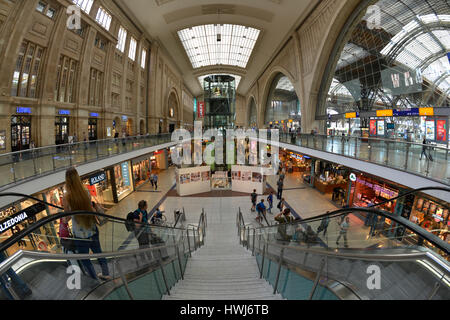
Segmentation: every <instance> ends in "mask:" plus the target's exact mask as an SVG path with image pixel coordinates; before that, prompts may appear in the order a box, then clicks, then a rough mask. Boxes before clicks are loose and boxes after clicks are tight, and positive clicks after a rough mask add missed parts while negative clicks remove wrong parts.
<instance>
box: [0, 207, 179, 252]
mask: <svg viewBox="0 0 450 320" xmlns="http://www.w3.org/2000/svg"><path fill="white" fill-rule="evenodd" d="M76 215H93V216H98V217H103V218H107V219H109V220H112V221H115V222H117V223H125V222H126V221H127V220H126V219H122V218H117V217H113V216H110V215H106V214H103V213H98V212H90V211H74V212H60V213H57V214H54V215H51V216H48V217H45V218H43V219H41V220H39V221H38V222H36V223H34V224H33V225H31V226H30V227H28V228H27V229H24V230H22V231H20V232H19V233H17V234H15V235H13V236H12V237H10V238H9V239H7V240H6V241H4V242H2V243H1V244H0V252H2V251H5V250H6V249H8V248H10V247H11V246H12V245H14V243H16V242H17V241H19V240H20V239H23V238H24V237H26V236H28V235H30V234H31V233H33V231H35V230H37V229H39V228H41V227H42V226H44V225H46V224H48V223H51V222H53V221H56V220H58V219H61V218H64V217H68V216H76ZM148 226H149V227H151V228H156V229H162V230H164V229H167V230H180V231H184V230H185V229H183V228H175V227H168V226H156V225H152V224H148Z"/></svg>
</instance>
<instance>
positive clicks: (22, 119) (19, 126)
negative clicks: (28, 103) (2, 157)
mask: <svg viewBox="0 0 450 320" xmlns="http://www.w3.org/2000/svg"><path fill="white" fill-rule="evenodd" d="M31 112H32V110H31V108H26V107H17V108H16V110H15V115H13V116H12V117H11V151H12V152H16V151H23V150H28V149H29V148H30V144H31V141H32V134H31V133H32V131H31V121H32V117H31Z"/></svg>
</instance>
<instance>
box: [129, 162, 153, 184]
mask: <svg viewBox="0 0 450 320" xmlns="http://www.w3.org/2000/svg"><path fill="white" fill-rule="evenodd" d="M150 158H151V156H150V155H146V156H143V157H140V158H137V159H133V160H132V161H131V163H132V164H133V181H134V187H135V188H137V187H139V186H141V185H143V184H144V183H145V182H146V181H148V179H149V178H150V174H151V172H152V167H151V160H150Z"/></svg>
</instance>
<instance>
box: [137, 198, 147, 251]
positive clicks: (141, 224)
mask: <svg viewBox="0 0 450 320" xmlns="http://www.w3.org/2000/svg"><path fill="white" fill-rule="evenodd" d="M147 209H148V205H147V201H145V200H141V201H139V204H138V209H137V210H136V211H134V212H133V222H134V225H135V228H134V235H135V236H136V239H137V240H138V243H139V249H143V248H148V246H149V244H150V240H149V237H148V230H147V226H146V225H147V224H148V213H147Z"/></svg>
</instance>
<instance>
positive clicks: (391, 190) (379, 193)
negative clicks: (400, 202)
mask: <svg viewBox="0 0 450 320" xmlns="http://www.w3.org/2000/svg"><path fill="white" fill-rule="evenodd" d="M352 175H354V177H355V178H356V179H355V181H354V182H352V185H351V191H350V197H349V206H350V207H361V208H366V207H369V206H372V205H377V204H379V203H381V202H384V201H386V200H390V199H393V198H396V197H398V195H399V191H400V186H395V185H394V184H392V183H388V182H386V181H383V180H379V179H376V178H372V177H368V176H365V175H362V174H359V175H355V174H352ZM396 205H397V200H393V201H389V202H387V203H385V204H383V205H381V206H378V207H377V209H380V210H383V211H387V212H390V213H393V214H395V209H396ZM369 217H370V215H367V216H366V218H365V222H364V223H365V225H366V226H369V225H370V222H369V221H368V218H369ZM396 227H397V225H396V223H394V222H392V221H391V220H390V219H385V220H384V227H383V228H382V229H383V233H384V234H387V235H393V234H394V233H395V231H396V229H397V228H396ZM380 229H381V228H380Z"/></svg>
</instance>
